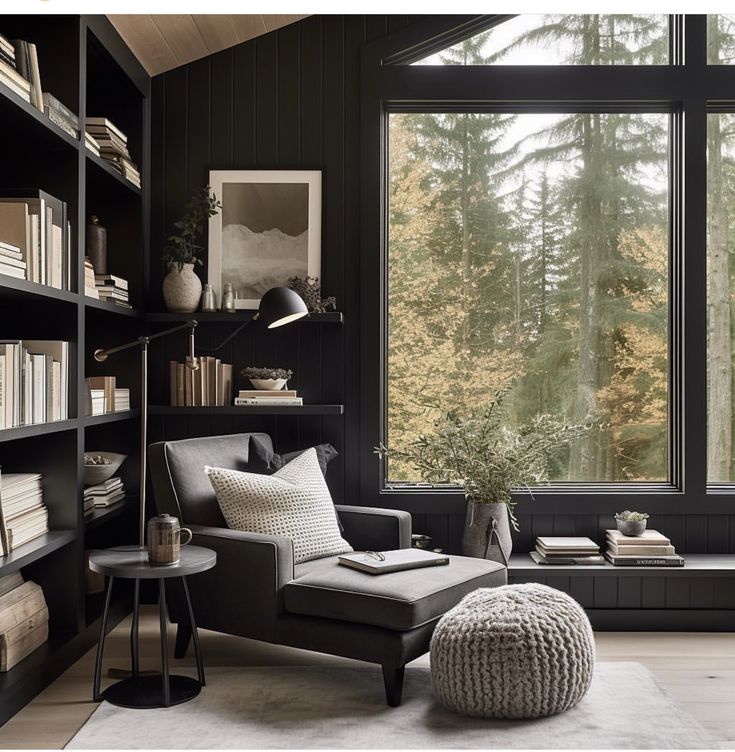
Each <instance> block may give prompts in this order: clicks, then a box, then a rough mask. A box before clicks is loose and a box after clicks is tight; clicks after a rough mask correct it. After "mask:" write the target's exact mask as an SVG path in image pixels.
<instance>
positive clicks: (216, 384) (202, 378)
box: [169, 355, 232, 407]
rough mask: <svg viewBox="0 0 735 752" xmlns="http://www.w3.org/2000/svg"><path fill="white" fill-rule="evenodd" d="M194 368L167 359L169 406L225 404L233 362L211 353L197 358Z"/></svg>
mask: <svg viewBox="0 0 735 752" xmlns="http://www.w3.org/2000/svg"><path fill="white" fill-rule="evenodd" d="M196 362H197V365H198V366H199V367H198V368H197V369H196V370H192V369H191V368H188V367H187V366H186V364H185V363H177V362H176V361H175V360H171V361H169V390H170V402H171V407H224V406H225V405H229V404H230V396H231V395H232V365H231V364H229V363H223V362H222V361H221V360H220V359H219V358H215V357H212V356H211V355H206V356H202V357H199V358H197V359H196Z"/></svg>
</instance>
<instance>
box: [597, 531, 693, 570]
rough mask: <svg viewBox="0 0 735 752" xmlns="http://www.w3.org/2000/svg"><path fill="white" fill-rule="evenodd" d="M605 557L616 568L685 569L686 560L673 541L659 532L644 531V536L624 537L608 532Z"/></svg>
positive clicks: (619, 533) (617, 533) (618, 532)
mask: <svg viewBox="0 0 735 752" xmlns="http://www.w3.org/2000/svg"><path fill="white" fill-rule="evenodd" d="M606 533H607V551H606V552H605V556H606V557H607V559H608V560H609V561H610V563H611V564H613V565H614V566H616V567H683V566H684V559H683V557H681V556H679V555H678V554H677V553H676V550H675V549H674V546H672V545H671V540H669V538H667V537H666V536H665V535H663V534H661V533H659V532H658V530H644V531H643V534H642V535H636V536H631V535H623V534H622V533H621V532H620V531H619V530H607V531H606Z"/></svg>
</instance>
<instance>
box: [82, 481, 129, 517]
mask: <svg viewBox="0 0 735 752" xmlns="http://www.w3.org/2000/svg"><path fill="white" fill-rule="evenodd" d="M124 498H125V486H124V485H123V482H122V479H121V478H120V477H119V476H115V477H114V478H110V479H109V480H106V481H105V482H104V483H98V484H97V485H95V486H88V487H87V488H85V489H84V505H85V509H88V508H92V509H94V508H97V509H105V508H107V507H111V506H112V505H113V504H117V502H118V501H122V500H123V499H124Z"/></svg>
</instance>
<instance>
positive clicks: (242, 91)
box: [149, 16, 735, 606]
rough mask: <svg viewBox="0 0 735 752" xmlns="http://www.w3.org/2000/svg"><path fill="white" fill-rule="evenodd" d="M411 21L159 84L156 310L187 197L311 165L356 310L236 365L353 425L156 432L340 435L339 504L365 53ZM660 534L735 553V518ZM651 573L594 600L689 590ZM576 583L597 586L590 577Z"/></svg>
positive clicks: (347, 430)
mask: <svg viewBox="0 0 735 752" xmlns="http://www.w3.org/2000/svg"><path fill="white" fill-rule="evenodd" d="M410 22H411V19H410V18H409V17H407V16H314V17H311V18H308V19H305V20H304V21H301V22H299V23H297V24H293V25H291V26H288V27H286V28H283V29H280V30H278V31H276V32H272V33H270V34H267V35H265V36H263V37H259V38H258V39H256V40H253V41H251V42H246V43H244V44H241V45H238V46H237V47H234V48H232V49H228V50H225V51H223V52H220V53H218V54H216V55H213V56H211V57H208V58H204V59H203V60H198V61H196V62H194V63H191V64H189V65H187V66H183V67H181V68H177V69H175V70H173V71H170V72H168V73H166V74H163V75H161V76H158V77H157V78H155V79H154V80H153V130H152V133H153V136H152V138H153V143H152V178H153V185H152V201H153V204H152V233H153V237H152V241H153V242H152V246H151V247H152V248H153V253H152V257H153V259H154V261H153V266H152V269H151V281H152V284H151V288H152V291H153V296H154V297H153V299H152V301H151V304H150V306H149V310H163V301H162V299H161V298H160V287H161V285H160V282H161V278H162V267H161V265H160V264H159V263H158V257H157V254H156V249H158V248H161V247H162V245H163V242H164V239H165V236H166V234H167V231H168V230H169V228H170V227H171V223H172V222H173V221H174V220H175V219H176V218H177V217H178V215H179V214H180V212H181V209H182V207H183V205H184V203H185V201H186V199H187V197H188V196H189V194H190V193H191V192H192V191H193V190H195V189H196V188H198V187H200V186H202V185H204V184H205V183H206V181H207V170H208V169H209V168H210V167H214V168H242V169H247V168H262V169H268V168H282V169H288V168H293V169H297V168H301V169H321V170H322V171H323V175H324V183H323V190H324V195H323V220H322V233H323V242H322V279H323V288H324V291H325V294H333V295H336V296H337V300H338V307H339V309H340V310H342V311H344V313H345V316H346V324H345V326H344V327H342V328H339V327H338V328H330V327H326V326H325V327H318V326H311V325H303V326H300V327H290V328H288V329H286V330H283V331H282V332H281V333H279V334H278V335H265V334H263V333H262V332H258V331H247V332H246V333H245V334H243V335H242V339H241V340H240V341H239V342H238V343H237V348H236V349H235V350H233V351H232V357H233V358H234V360H235V365H236V368H237V366H238V364H239V365H240V366H242V365H246V364H247V363H246V362H245V361H248V362H250V361H251V360H252V359H257V360H263V362H265V360H266V359H270V361H272V362H273V363H278V364H281V365H287V366H289V367H292V368H293V369H294V370H295V371H296V381H295V383H296V385H297V386H298V388H299V389H300V390H301V391H304V392H305V393H306V394H307V396H308V397H309V399H310V401H319V400H321V401H324V402H344V403H345V405H346V414H345V416H344V417H343V418H332V417H330V418H301V419H299V418H292V417H287V418H257V419H248V420H247V423H245V422H244V421H242V420H241V419H239V418H236V417H235V418H183V417H171V418H161V417H158V418H157V419H156V420H155V421H154V424H153V430H154V435H156V434H157V435H158V436H166V438H174V437H181V436H187V435H196V434H202V433H216V432H228V431H237V430H249V429H250V428H253V429H259V430H266V431H269V432H270V433H272V434H273V436H274V438H275V440H276V442H277V444H278V445H279V448H280V449H282V450H284V451H285V450H288V449H291V448H295V447H296V446H297V445H299V444H303V443H306V442H315V441H320V440H327V441H332V442H333V443H334V444H335V445H336V446H337V447H338V449H339V450H340V451H341V453H342V456H341V457H340V460H339V463H340V464H339V465H338V466H337V467H335V468H334V469H333V470H332V471H331V474H330V485H331V487H332V490H333V492H334V494H335V496H336V497H337V498H338V499H340V500H343V501H345V502H347V503H359V501H360V493H359V488H358V487H357V479H358V463H357V459H358V458H357V452H358V431H359V421H360V416H359V399H358V396H359V342H358V333H359V327H358V316H359V300H360V280H359V276H358V254H359V241H360V238H359V222H360V215H359V198H360V193H359V177H360V169H359V168H360V165H359V145H360V141H359V139H360V121H359V111H360V92H359V66H360V48H361V46H362V45H363V44H364V43H366V42H369V41H372V40H374V39H377V38H380V37H382V36H384V35H386V34H388V33H391V32H393V31H395V30H397V29H400V28H402V27H404V26H406V25H407V24H409V23H410ZM155 296H158V298H156V297H155ZM229 330H230V327H229V326H227V325H224V324H223V325H219V329H216V328H214V327H210V328H209V331H208V332H207V331H205V330H204V328H202V330H201V332H200V334H201V338H203V339H206V338H210V341H211V343H212V344H215V343H216V342H217V341H219V340H220V339H223V338H224V337H225V336H226V334H227V333H228V331H229ZM274 336H275V339H274ZM203 344H206V342H203ZM182 349H183V342H182V343H176V342H169V343H167V347H166V351H164V352H163V353H160V354H159V356H158V357H159V358H160V362H159V363H158V366H160V370H159V368H156V367H154V368H152V369H151V370H152V374H154V376H153V379H154V380H155V374H156V373H162V374H164V376H163V378H162V379H161V381H160V384H157V385H156V384H154V392H156V394H157V398H154V399H153V401H154V402H164V403H165V401H166V399H167V378H168V376H167V375H168V370H167V361H168V359H169V358H177V357H181V352H182ZM542 512H543V513H542ZM520 522H521V528H522V532H521V533H520V534H519V535H518V536H517V539H516V550H518V551H527V550H529V549H530V548H531V547H532V541H533V540H534V539H535V537H536V536H537V535H543V534H546V535H553V534H556V535H574V534H576V535H589V536H591V537H598V538H599V537H603V538H604V533H602V536H601V535H600V533H601V531H603V530H604V529H605V528H606V527H610V526H612V524H613V520H612V517H611V516H607V515H598V514H586V513H585V512H584V510H580V513H579V514H574V515H569V514H564V515H560V514H553V511H552V510H551V509H549V508H546V509H544V510H540V511H539V513H538V514H533V515H526V516H523V517H522V518H521V519H520ZM463 523H464V519H463V515H462V514H451V515H447V514H417V515H414V529H415V530H416V531H419V532H426V533H428V534H430V535H432V536H433V538H434V543H435V545H437V546H441V547H444V548H447V549H448V550H450V551H454V552H457V551H459V549H460V544H461V536H462V527H463ZM652 526H654V527H661V528H662V529H664V530H666V532H667V533H668V534H669V535H670V536H671V537H672V539H673V540H674V541H675V542H676V544H677V546H678V548H679V550H681V551H683V552H685V553H735V514H733V515H703V514H692V515H662V516H660V517H656V518H654V519H653V520H652ZM653 579H655V578H648V579H647V580H644V584H645V592H643V591H642V589H643V585H642V584H641V583H640V582H639V583H638V586H636V585H635V584H632V583H626V584H624V585H622V587H623V592H622V593H620V592H618V591H617V589H616V590H615V594H614V595H613V593H612V590H611V591H610V592H609V593H608V592H607V590H606V589H605V588H608V587H612V586H611V585H608V584H605V583H602V584H601V586H600V588H599V589H598V591H597V594H596V596H595V600H596V602H597V603H598V604H600V603H603V602H604V603H613V604H616V603H618V602H620V604H621V605H622V606H625V604H638V603H643V604H646V603H659V602H660V603H661V604H662V605H668V604H669V601H672V602H677V603H678V602H679V601H680V600H682V599H683V596H682V595H681V594H679V595H678V596H677V595H676V594H675V590H676V588H677V587H679V586H674V585H672V589H671V593H669V595H666V593H665V591H664V590H660V589H657V588H656V587H655V582H651V580H653ZM572 582H574V578H572ZM621 582H622V580H621ZM575 587H587V585H585V584H584V583H583V582H580V581H578V583H577V585H575ZM615 587H616V588H617V585H616V586H615ZM676 592H678V591H676ZM605 593H607V595H606V594H605ZM588 597H592V596H591V595H588ZM677 598H678V599H679V600H677ZM662 599H663V600H662Z"/></svg>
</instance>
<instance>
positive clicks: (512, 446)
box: [374, 390, 595, 530]
mask: <svg viewBox="0 0 735 752" xmlns="http://www.w3.org/2000/svg"><path fill="white" fill-rule="evenodd" d="M506 394H507V390H506V391H499V392H497V393H496V394H495V398H494V399H493V400H492V401H491V402H490V404H489V405H487V406H486V407H483V408H480V409H478V410H476V411H474V412H470V413H465V414H460V413H458V412H456V411H449V412H447V413H444V415H442V417H441V418H439V419H438V420H437V421H436V423H435V425H434V433H433V434H431V435H421V436H419V437H418V438H417V439H415V440H414V441H412V442H411V443H410V444H408V446H407V447H406V449H405V450H401V451H395V450H389V449H388V448H387V447H386V446H385V445H384V444H382V443H381V444H380V445H379V446H377V447H375V450H374V451H375V453H376V454H377V455H378V456H380V457H386V456H390V457H396V458H401V459H404V460H407V461H408V462H410V463H411V464H412V465H413V466H414V467H415V468H416V470H417V471H418V472H419V474H420V476H421V478H422V479H423V480H424V481H426V482H427V483H432V484H445V485H446V484H451V485H459V486H461V487H462V488H463V490H464V494H465V497H466V498H467V499H468V500H471V501H474V502H477V503H479V504H495V503H501V504H506V505H507V507H508V513H509V515H510V519H511V521H512V523H513V527H514V528H515V529H516V530H518V522H517V520H516V517H515V514H514V510H515V506H516V503H515V502H514V501H513V497H512V492H513V490H515V489H518V488H523V489H526V490H528V491H529V492H531V487H532V486H539V485H547V484H548V477H549V473H548V467H549V461H550V458H551V455H552V453H553V452H554V450H556V449H558V448H559V447H561V446H565V445H567V444H569V443H570V442H572V441H575V440H577V439H581V438H582V437H584V436H585V435H586V434H587V432H588V431H590V430H591V429H592V428H593V426H594V425H595V424H594V423H592V422H588V423H580V424H567V423H565V422H563V421H561V420H559V419H557V418H555V417H553V416H551V415H537V416H535V417H534V418H533V419H532V420H531V421H530V422H528V423H527V424H525V425H523V426H521V427H520V428H518V429H516V430H511V429H510V428H508V415H507V412H506V410H505V407H504V404H503V401H504V398H505V396H506ZM531 496H532V497H533V493H531Z"/></svg>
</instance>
